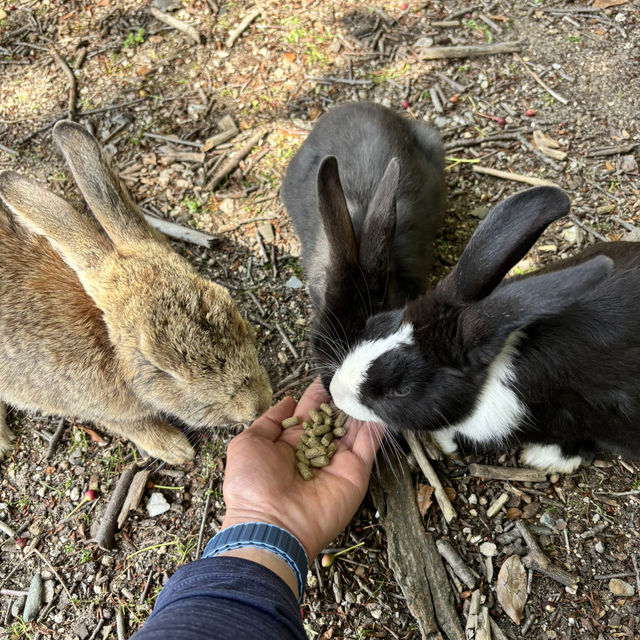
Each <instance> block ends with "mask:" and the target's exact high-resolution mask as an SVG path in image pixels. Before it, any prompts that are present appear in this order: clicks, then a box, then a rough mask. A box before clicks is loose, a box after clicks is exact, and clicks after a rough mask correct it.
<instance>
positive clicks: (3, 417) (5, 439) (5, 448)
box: [0, 402, 13, 458]
mask: <svg viewBox="0 0 640 640" xmlns="http://www.w3.org/2000/svg"><path fill="white" fill-rule="evenodd" d="M12 440H13V433H12V432H11V430H10V429H9V427H7V409H6V407H5V405H4V402H0V458H2V456H4V454H5V453H8V452H9V451H10V450H11V448H12V445H11V441H12Z"/></svg>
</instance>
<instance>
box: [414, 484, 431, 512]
mask: <svg viewBox="0 0 640 640" xmlns="http://www.w3.org/2000/svg"><path fill="white" fill-rule="evenodd" d="M433 492H434V488H433V487H430V486H429V485H428V484H419V485H418V488H417V489H416V504H417V505H418V511H419V512H420V515H421V516H422V517H423V518H424V514H425V513H427V510H428V509H429V507H430V506H431V502H432V501H431V497H432V496H433Z"/></svg>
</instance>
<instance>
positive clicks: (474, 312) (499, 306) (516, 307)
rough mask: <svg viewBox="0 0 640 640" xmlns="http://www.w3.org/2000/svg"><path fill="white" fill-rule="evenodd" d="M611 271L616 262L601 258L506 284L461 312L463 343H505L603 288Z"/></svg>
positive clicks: (604, 257)
mask: <svg viewBox="0 0 640 640" xmlns="http://www.w3.org/2000/svg"><path fill="white" fill-rule="evenodd" d="M612 270H613V260H611V258H608V257H607V256H603V255H600V256H596V257H595V258H591V260H587V261H586V262H583V263H581V264H578V265H576V266H574V267H569V268H567V269H559V270H557V271H551V272H550V273H542V274H540V275H537V276H536V275H534V276H529V277H526V278H519V279H516V280H514V281H513V282H509V281H507V282H506V283H505V284H504V285H502V286H501V287H499V288H498V289H496V291H495V292H494V293H492V294H491V295H489V296H487V297H486V298H485V299H484V300H481V301H480V302H479V303H477V304H474V305H470V306H469V308H468V309H466V310H465V311H463V312H462V314H461V318H462V325H461V326H462V337H463V341H464V342H465V343H467V344H468V343H481V342H483V341H485V340H487V339H490V338H491V337H495V336H501V337H502V338H504V339H506V337H507V336H508V335H509V334H510V333H511V332H513V331H515V330H516V329H519V328H521V327H525V326H527V325H530V324H532V323H533V322H535V321H537V320H542V319H544V318H550V317H553V316H556V315H558V314H559V313H561V312H562V311H564V310H565V309H567V308H568V307H570V306H571V305H572V304H574V303H576V302H578V301H579V300H580V299H581V298H582V297H583V296H585V295H586V294H588V293H589V292H590V291H592V290H593V289H594V288H595V287H597V286H598V285H599V284H601V283H602V282H603V281H604V280H605V279H606V278H607V277H608V276H609V275H610V274H611V272H612Z"/></svg>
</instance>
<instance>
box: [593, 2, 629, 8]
mask: <svg viewBox="0 0 640 640" xmlns="http://www.w3.org/2000/svg"><path fill="white" fill-rule="evenodd" d="M627 2H629V0H596V1H595V2H594V3H593V6H594V7H595V8H596V9H608V8H609V7H617V6H618V5H620V4H626V3H627Z"/></svg>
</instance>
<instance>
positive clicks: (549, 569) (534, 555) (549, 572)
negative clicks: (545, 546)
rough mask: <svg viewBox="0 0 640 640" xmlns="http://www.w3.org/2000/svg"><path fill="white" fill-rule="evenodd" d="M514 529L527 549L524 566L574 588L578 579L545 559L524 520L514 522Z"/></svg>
mask: <svg viewBox="0 0 640 640" xmlns="http://www.w3.org/2000/svg"><path fill="white" fill-rule="evenodd" d="M516 527H517V528H518V531H519V532H520V535H521V536H522V538H523V540H524V541H525V544H526V545H527V548H528V549H529V553H528V554H527V555H526V556H524V558H522V562H523V563H524V565H525V566H526V567H527V568H529V569H533V570H534V571H538V572H539V573H542V574H544V575H545V576H547V577H549V578H551V579H552V580H555V581H556V582H559V583H560V584H563V585H565V586H566V587H571V588H574V587H575V586H576V585H577V583H578V580H579V578H578V577H577V576H575V575H573V574H572V573H569V572H568V571H565V570H564V569H563V568H562V567H559V566H558V565H555V564H553V563H552V562H551V560H549V558H547V556H546V555H545V554H544V553H543V552H542V550H541V549H540V547H539V546H538V543H537V542H536V539H535V538H534V537H533V534H532V533H531V531H529V528H528V527H527V525H526V524H525V522H524V520H518V521H517V522H516Z"/></svg>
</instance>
